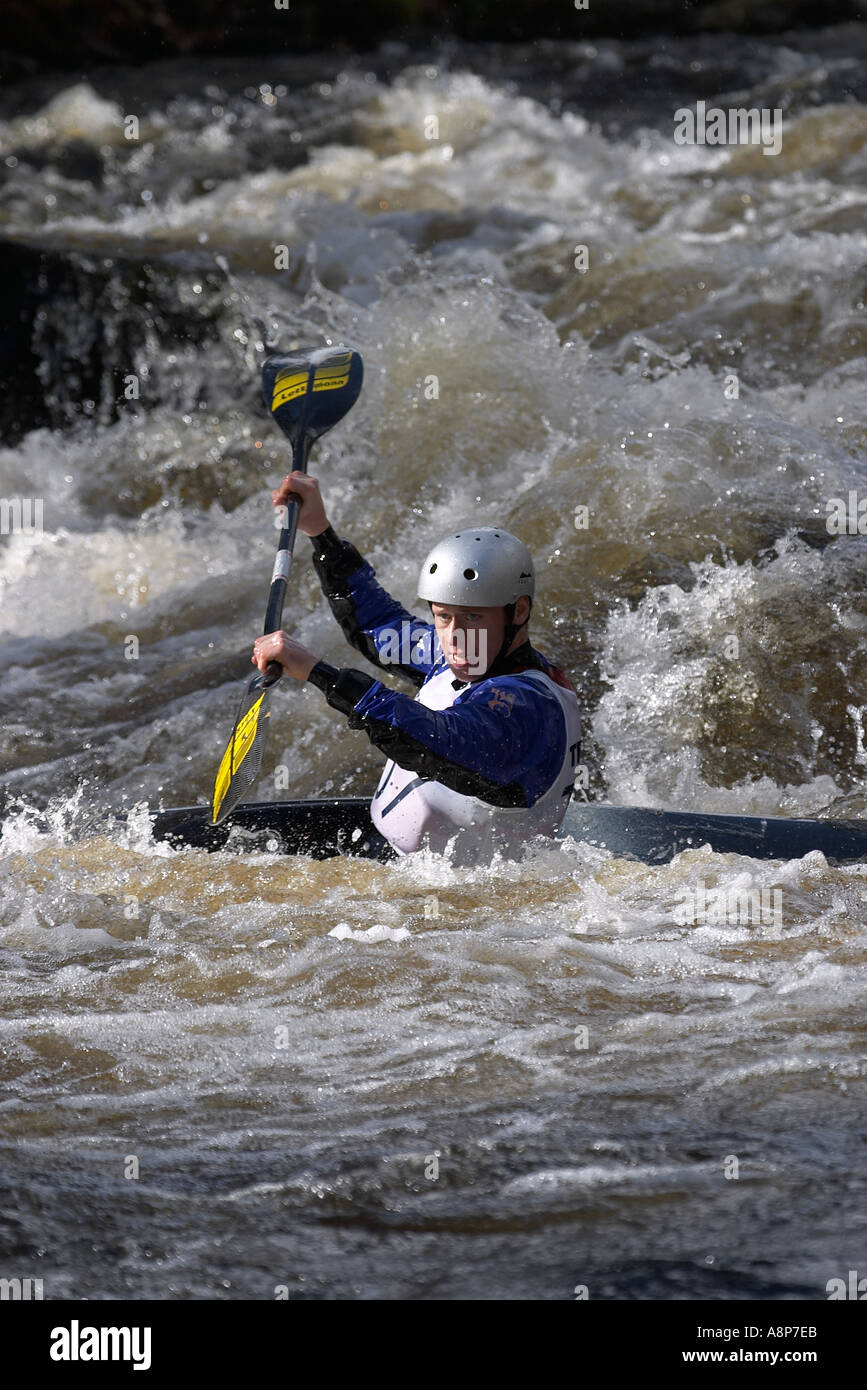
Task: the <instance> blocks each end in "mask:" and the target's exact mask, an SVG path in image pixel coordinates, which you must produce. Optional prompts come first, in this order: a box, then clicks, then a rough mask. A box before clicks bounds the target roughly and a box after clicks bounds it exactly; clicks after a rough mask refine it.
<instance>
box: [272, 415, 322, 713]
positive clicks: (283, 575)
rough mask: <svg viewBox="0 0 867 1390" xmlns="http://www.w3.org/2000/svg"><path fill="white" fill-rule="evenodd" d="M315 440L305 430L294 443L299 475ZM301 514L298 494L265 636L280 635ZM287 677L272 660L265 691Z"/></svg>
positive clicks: (279, 557)
mask: <svg viewBox="0 0 867 1390" xmlns="http://www.w3.org/2000/svg"><path fill="white" fill-rule="evenodd" d="M312 442H313V441H312V440H311V439H309V438H308V437H307V435H306V434H305V433H304V431H303V430H302V431H301V432H300V433H299V435H298V437H297V439H295V441H294V442H293V444H292V467H293V469H294V470H295V471H297V472H299V473H306V472H307V458H308V455H309V453H310V445H311V444H312ZM300 511H301V502H300V500H299V499H298V498H297V497H296V496H295V494H294V493H290V495H289V501H288V502H287V504H286V517H285V521H284V523H283V526H282V528H281V531H280V539H279V541H278V542H277V554H276V556H275V558H274V569H273V571H272V574H271V589H270V591H269V593H268V608H267V611H266V613H265V626H264V628H263V632H264V633H266V634H267V633H269V632H276V631H277V629H278V628H279V626H280V621H281V619H282V617H283V604H284V603H285V601H286V586H287V584H288V583H289V573H290V570H291V569H292V551H293V550H294V548H295V537H296V535H297V534H298V516H299V513H300ZM282 674H283V667H282V666H281V665H280V662H279V661H269V663H268V665H267V666H266V668H265V674H264V675H263V676H262V689H263V690H267V689H268V687H269V686H271V685H276V683H277V681H278V680H279V679H280V677H281V676H282Z"/></svg>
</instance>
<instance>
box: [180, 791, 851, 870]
mask: <svg viewBox="0 0 867 1390" xmlns="http://www.w3.org/2000/svg"><path fill="white" fill-rule="evenodd" d="M210 819H211V817H210V810H209V808H208V807H205V806H181V807H178V808H176V809H174V810H168V811H159V812H157V813H156V817H155V821H154V827H153V834H154V838H155V839H157V840H165V841H168V842H169V843H170V844H173V845H175V846H177V847H182V846H190V847H192V848H198V849H206V850H221V849H226V848H229V849H237V850H244V849H247V850H253V851H258V852H262V851H271V852H272V853H282V854H307V855H310V856H311V857H312V858H314V859H330V858H332V857H334V856H335V855H350V856H353V857H358V858H363V859H378V860H383V861H385V860H389V859H394V858H396V857H397V856H396V853H395V851H394V850H393V849H392V847H391V845H390V844H389V843H388V841H387V840H385V839H384V838H383V837H382V835H380V833H379V831H378V830H377V829H376V828H375V826H374V825H373V824H372V822H371V819H370V801H369V798H368V797H364V796H358V797H341V798H337V799H334V800H327V799H310V800H305V801H261V802H248V803H246V804H242V805H240V806H237V807H236V808H235V810H234V811H233V812H232V814H231V816H229V817H228V818H227V819H226V820H225V821H224V822H222V824H220V825H211V823H210ZM567 836H573V837H574V838H575V839H576V840H583V841H586V842H587V843H588V844H592V845H598V846H599V847H600V848H602V849H607V850H609V851H610V852H611V853H612V854H615V855H618V856H621V857H625V858H628V859H637V860H639V861H640V862H642V863H644V864H666V863H668V861H669V860H670V859H673V858H674V856H675V855H676V854H680V853H681V851H682V850H685V849H698V848H699V847H700V846H701V845H705V844H709V845H710V847H711V849H712V850H714V851H715V852H716V853H718V854H743V855H749V856H750V857H751V858H753V859H799V858H801V857H802V856H803V855H805V854H809V853H810V852H811V851H812V850H819V851H821V853H822V854H824V856H825V858H826V859H827V860H829V862H831V863H834V864H845V863H851V862H853V861H857V860H861V859H867V820H865V821H834V820H816V819H809V820H805V819H796V818H790V817H788V816H737V815H722V814H708V815H704V814H702V813H700V812H695V811H657V810H652V809H648V808H645V807H641V806H607V805H603V804H600V803H597V802H589V803H580V802H573V804H572V805H571V806H570V807H569V810H568V811H567V813H566V818H565V820H564V822H563V825H562V827H561V829H560V837H561V838H566V837H567Z"/></svg>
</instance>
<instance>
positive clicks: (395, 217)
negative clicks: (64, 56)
mask: <svg viewBox="0 0 867 1390" xmlns="http://www.w3.org/2000/svg"><path fill="white" fill-rule="evenodd" d="M865 48H867V45H865V41H864V35H863V31H861V30H859V29H857V28H854V27H853V28H846V29H835V30H827V31H825V32H821V33H814V34H810V35H808V36H805V37H796V36H789V37H788V38H787V39H786V40H779V41H770V40H768V41H759V40H755V39H753V40H749V41H748V40H746V39H738V38H735V37H731V36H729V37H726V36H722V37H719V36H714V37H713V38H709V39H700V38H695V39H691V40H688V41H686V40H668V41H662V40H660V41H658V42H646V43H640V44H639V43H628V42H614V41H605V42H600V43H598V44H597V45H595V46H591V45H588V44H578V43H574V44H566V43H563V44H558V45H556V46H554V45H548V46H546V45H544V44H543V45H536V46H533V47H530V48H526V49H512V50H505V49H503V50H498V49H496V48H492V47H491V48H478V49H476V48H472V47H461V46H458V45H451V46H448V47H444V48H442V49H441V50H437V51H433V50H432V51H431V52H429V53H423V54H417V53H413V52H409V51H406V50H402V49H400V48H399V47H395V46H391V47H390V48H388V49H386V50H383V51H381V52H380V53H378V54H376V55H373V56H370V57H367V58H364V57H362V58H359V59H356V60H353V61H346V62H345V63H343V64H342V65H338V66H335V63H334V62H331V61H329V60H328V59H327V58H324V57H323V58H307V59H303V60H302V59H297V60H286V59H280V60H274V61H271V60H266V59H263V60H261V61H258V62H254V61H252V60H245V62H244V63H243V64H241V65H238V64H231V63H229V62H222V63H220V64H217V65H214V64H207V63H205V62H203V61H192V60H184V61H182V62H180V61H179V62H174V63H166V64H163V65H161V66H154V67H151V68H145V69H143V70H140V71H138V72H133V71H120V70H117V71H105V72H104V73H100V74H95V75H94V76H93V78H92V81H91V82H88V83H74V82H72V81H70V80H69V79H66V80H61V79H56V80H49V79H47V78H43V79H38V80H37V79H33V81H32V82H31V83H30V85H29V86H28V87H27V88H25V89H24V90H21V91H18V92H16V93H6V94H5V95H4V97H3V105H2V114H3V120H2V122H0V172H2V181H0V236H2V246H3V250H2V255H3V258H4V260H5V262H6V276H5V277H4V278H5V279H6V283H7V289H6V291H5V293H6V294H7V296H10V297H11V300H10V302H11V303H12V304H13V309H14V312H12V311H9V312H8V315H7V316H8V320H9V322H10V324H15V323H18V324H23V325H24V328H23V330H22V335H23V336H22V338H21V344H22V346H21V349H20V351H19V352H17V353H16V360H15V361H14V362H10V366H9V372H10V373H11V374H12V375H11V380H12V386H11V389H10V392H9V394H8V398H7V401H6V404H5V405H4V407H3V410H4V412H5V414H4V419H5V422H6V443H5V446H4V447H3V448H2V450H0V495H2V497H3V498H5V499H7V500H9V499H20V500H21V501H22V505H23V502H24V500H25V499H30V501H31V502H32V504H33V512H32V516H33V517H35V514H36V513H35V507H36V503H37V501H39V502H40V503H41V505H42V508H43V529H42V532H41V533H40V531H39V528H38V527H33V528H31V529H28V528H27V527H26V526H24V525H23V524H22V526H21V527H16V526H15V525H14V524H12V522H13V520H14V517H12V513H8V516H9V517H12V520H10V522H9V524H8V525H6V526H5V528H4V529H5V531H6V532H7V534H4V535H3V536H2V537H0V547H2V577H0V633H2V648H0V655H2V663H3V683H2V702H3V716H4V718H3V763H2V769H3V770H2V792H3V795H4V797H5V803H4V820H3V838H2V842H0V853H2V857H0V876H2V900H0V924H2V966H3V969H2V974H0V1030H2V1057H3V1061H2V1072H3V1076H4V1084H3V1090H2V1098H0V1111H2V1141H0V1142H2V1160H3V1161H2V1169H0V1187H2V1202H0V1257H2V1258H0V1274H2V1275H3V1276H4V1277H13V1276H17V1277H21V1278H24V1277H41V1278H43V1280H44V1287H45V1296H46V1297H47V1298H57V1297H73V1298H81V1297H88V1298H125V1297H133V1296H144V1297H152V1298H175V1297H177V1298H263V1299H265V1298H273V1297H274V1296H275V1289H278V1288H283V1289H284V1290H288V1293H289V1295H290V1296H291V1297H294V1298H299V1297H300V1298H352V1297H365V1298H373V1297H383V1298H394V1297H402V1296H407V1297H419V1298H447V1299H452V1298H462V1297H476V1298H479V1297H480V1298H496V1297H517V1298H527V1297H534V1298H536V1297H538V1298H546V1299H548V1298H550V1299H558V1298H561V1299H562V1298H571V1297H574V1290H575V1288H576V1286H586V1288H587V1290H588V1291H589V1295H590V1297H591V1298H603V1299H604V1298H641V1299H648V1298H665V1299H682V1298H690V1297H699V1298H725V1299H745V1298H746V1299H750V1298H782V1299H786V1298H824V1297H825V1285H826V1282H827V1280H829V1279H830V1278H832V1277H837V1276H843V1277H845V1276H846V1272H847V1271H848V1270H849V1269H850V1268H861V1269H862V1272H863V1268H864V1266H865V1259H867V1254H865V1249H867V1180H865V1176H864V1173H865V1164H864V1156H865V1135H867V1129H865V1123H864V1115H865V1084H864V1083H865V1071H867V1052H865V1023H864V1017H865V1002H867V1001H865V993H867V992H865V987H864V963H865V949H867V930H865V924H867V908H865V899H867V867H862V866H851V867H845V868H832V867H830V866H829V865H828V864H827V863H826V862H825V860H824V859H823V858H822V857H821V855H818V854H814V855H809V856H807V858H805V859H803V860H793V861H791V862H788V863H760V862H758V861H752V860H749V859H742V858H736V857H734V856H724V855H714V854H711V852H710V851H709V850H708V849H706V848H705V849H701V848H698V849H695V850H691V851H689V852H687V853H684V854H681V855H680V856H679V857H678V858H677V859H676V860H675V861H674V862H672V863H671V864H670V865H668V866H664V867H660V868H652V869H650V868H645V867H643V866H641V865H637V864H634V863H630V862H627V861H625V860H618V859H615V858H612V857H611V856H609V855H607V854H605V853H603V852H601V851H599V850H595V849H592V848H590V847H589V846H586V845H581V844H577V843H575V842H574V841H567V842H566V844H565V847H563V848H551V847H550V846H548V847H545V846H542V847H535V848H533V849H532V850H531V852H530V853H528V856H527V858H526V859H525V860H524V861H523V862H521V863H518V864H499V865H496V866H495V867H494V868H493V869H491V868H484V869H482V868H479V869H467V868H461V869H459V868H456V867H454V866H452V865H451V864H449V862H447V861H445V860H441V859H437V858H430V857H425V856H417V857H413V858H412V859H410V860H405V861H403V862H399V863H396V864H371V863H361V862H359V863H352V862H350V861H326V862H314V861H312V860H308V859H305V858H298V859H291V860H289V859H283V858H280V857H279V856H276V855H274V854H269V853H267V852H266V851H265V849H264V847H263V846H259V847H257V850H256V852H254V853H246V854H237V853H222V854H218V855H210V856H209V855H207V854H205V853H203V852H199V851H194V850H188V851H185V852H173V851H171V850H170V849H168V848H167V847H166V846H165V845H160V844H156V843H154V842H153V840H152V839H151V837H150V833H149V820H148V816H147V807H148V806H150V807H155V806H157V805H159V804H163V805H166V806H171V805H178V804H189V803H191V802H193V801H197V800H202V801H204V800H206V799H207V798H208V795H209V793H210V789H211V786H212V782H213V776H214V772H215V769H216V764H217V762H218V760H219V755H220V753H221V751H222V747H223V744H224V742H225V738H226V736H227V734H228V731H229V728H230V727H231V721H232V718H233V715H234V709H235V705H236V701H237V696H238V691H239V685H240V682H241V681H242V680H243V678H244V677H245V674H246V673H247V671H248V670H249V669H250V668H249V650H250V646H251V642H252V639H253V637H254V636H255V635H256V634H257V632H258V631H259V629H260V624H261V620H262V615H263V612H264V604H265V598H266V592H267V584H268V578H269V575H270V564H271V556H272V552H273V548H274V540H275V535H276V533H275V531H274V529H273V526H272V515H271V507H270V501H269V488H270V487H271V486H272V485H273V484H274V483H275V482H276V480H277V479H278V478H279V477H280V476H281V474H282V472H283V471H284V470H285V468H286V466H287V462H288V460H287V451H286V445H285V441H284V440H283V439H282V438H281V437H279V436H278V434H277V431H276V430H275V429H274V428H273V427H272V426H271V425H270V424H269V422H268V421H267V418H266V416H265V413H264V411H263V409H262V406H261V404H260V400H259V371H260V367H261V362H262V359H263V355H264V353H265V351H266V350H268V349H269V348H274V347H279V348H280V349H281V350H288V349H290V348H293V347H294V346H296V345H297V344H313V345H320V344H323V343H328V342H337V341H346V342H349V343H351V344H352V345H353V346H356V347H357V348H358V349H359V350H360V351H361V352H362V354H363V356H364V360H365V366H366V382H365V389H364V392H363V395H362V397H361V399H360V401H359V402H358V404H357V406H356V407H355V408H354V410H353V412H352V414H351V416H350V417H348V418H347V420H346V421H345V422H344V423H343V424H342V425H341V426H340V427H339V428H337V429H335V430H334V432H333V433H332V434H331V435H329V436H328V438H327V439H326V440H324V441H323V442H322V443H321V444H320V445H319V446H318V448H317V451H316V453H315V455H314V460H315V461H314V463H313V465H312V471H314V472H315V473H316V474H317V475H318V476H319V477H320V478H321V480H322V486H323V491H324V493H325V497H326V501H327V504H328V507H329V510H330V515H331V518H332V520H333V523H334V525H335V527H336V528H337V529H338V531H339V532H341V533H342V534H344V535H346V536H348V537H349V538H351V539H352V540H353V541H354V542H355V544H356V545H358V547H359V548H360V549H361V550H362V551H363V552H364V553H365V554H366V555H367V556H368V557H369V558H370V559H371V561H372V562H373V563H374V565H375V566H376V568H377V572H378V574H379V576H380V578H381V580H382V581H383V582H384V583H386V584H387V585H388V587H389V588H390V589H391V591H392V592H393V593H394V594H395V595H396V596H398V597H399V598H400V599H401V600H402V601H403V602H404V603H405V604H406V605H407V606H410V607H411V606H412V605H413V602H414V592H415V580H416V576H417V567H418V564H419V561H420V559H421V557H422V555H423V554H424V553H425V551H426V550H427V549H428V548H429V547H430V546H431V545H432V544H433V543H434V541H435V540H437V539H438V538H439V537H440V535H441V534H442V533H443V532H444V531H447V530H449V529H450V528H451V527H452V526H453V525H457V524H458V523H464V522H468V521H470V520H479V521H483V522H497V523H498V524H501V525H504V526H507V527H509V528H511V529H513V530H515V531H517V532H518V533H519V534H520V535H521V536H522V537H523V538H524V539H525V540H526V541H527V543H528V544H529V545H530V546H531V548H532V549H533V551H534V553H535V555H536V557H537V561H538V567H539V570H540V585H539V601H538V605H537V608H536V610H535V611H534V620H533V637H534V640H535V642H536V645H538V646H539V647H540V648H541V649H542V650H543V651H545V652H546V653H547V654H548V655H550V656H551V657H552V658H553V659H555V660H556V661H558V662H559V663H560V664H561V665H563V666H564V667H565V668H566V669H567V670H569V671H570V672H571V673H572V675H573V677H574V679H575V681H576V685H578V687H579V689H580V692H581V697H582V701H583V704H584V707H585V710H586V712H587V722H588V730H587V740H586V745H585V758H586V763H587V767H588V769H589V775H590V782H591V792H592V793H593V794H595V795H598V796H607V797H608V798H609V799H611V800H613V801H616V802H621V803H631V804H636V805H641V804H644V805H654V806H679V807H683V808H687V809H697V810H698V809H701V810H717V811H720V810H721V811H734V810H743V811H749V812H753V813H761V814H766V813H779V814H815V813H818V814H822V813H825V814H840V813H845V814H853V813H854V814H858V813H860V812H861V811H862V810H863V809H864V808H865V806H867V801H865V799H864V790H865V764H867V748H865V730H864V713H865V709H867V703H865V696H864V690H865V677H867V600H865V597H864V589H865V584H867V546H865V540H864V537H863V536H862V535H859V534H857V524H856V525H855V526H854V527H853V528H851V529H853V530H854V531H855V534H842V535H838V534H833V533H832V532H829V529H828V525H827V524H826V521H827V514H828V501H829V499H830V498H833V497H841V498H844V499H847V498H848V496H849V492H850V490H853V489H854V490H855V491H856V492H857V490H858V489H859V488H862V489H864V488H865V487H867V478H865V471H867V470H865V434H867V431H865V419H867V414H865V404H867V391H865V385H864V382H865V370H867V363H865V357H867V327H865V314H864V296H865V291H867V281H865V264H867V236H865V230H864V214H865V205H867V192H865V173H867V120H865V105H864V102H865V100H867V88H865V83H864V73H865V71H867V66H865V57H867V53H865ZM859 84H860V85H859ZM698 100H706V101H707V102H708V104H712V103H716V104H717V105H719V106H721V107H726V108H727V107H729V106H750V105H756V106H764V107H766V108H769V109H777V108H778V109H779V110H780V111H781V112H782V113H783V120H784V127H783V129H784V135H783V143H782V149H781V151H780V153H779V154H778V155H775V156H774V157H767V156H765V155H764V154H763V151H762V149H761V147H759V146H746V145H744V146H741V147H731V148H728V147H714V146H710V145H704V146H698V145H680V144H677V143H676V142H675V141H674V139H673V133H672V132H673V119H674V112H675V110H676V109H677V108H679V107H681V106H684V105H687V106H695V103H696V102H697V101H698ZM131 117H133V118H135V119H134V121H133V122H132V123H130V118H131ZM135 122H137V127H136V124H135ZM130 133H131V134H132V135H133V137H134V138H127V136H128V134H130ZM582 247H584V248H586V254H585V253H583V252H581V251H580V249H578V248H582ZM280 248H285V250H284V251H282V252H281V251H280ZM278 256H279V257H280V264H281V268H279V269H278V268H275V257H278ZM576 261H577V262H578V264H577V265H576ZM16 296H17V297H16ZM34 372H35V375H34ZM16 373H18V375H16ZM581 508H587V509H588V512H587V513H584V512H582V511H581V510H580V509H581ZM23 519H24V513H23V512H22V521H23ZM583 519H587V521H588V525H587V526H584V525H583V524H582V521H583ZM576 523H577V524H576ZM298 557H299V564H298V566H297V569H296V574H295V578H294V580H293V585H294V587H293V591H292V594H291V597H290V602H289V604H288V605H287V614H286V625H287V626H288V627H289V628H290V630H292V631H293V632H294V633H295V634H296V635H298V636H299V637H300V639H301V640H302V641H304V642H305V643H306V644H307V645H309V646H311V647H313V648H314V649H315V650H316V651H318V652H320V653H321V654H322V655H324V656H325V657H326V658H327V659H329V660H330V661H332V662H334V663H336V664H346V663H347V662H348V661H351V662H352V663H353V664H359V665H363V663H362V662H361V659H360V658H358V657H352V658H350V656H349V654H348V651H347V648H346V647H345V644H344V643H343V639H342V637H341V635H340V632H339V630H338V629H337V627H336V624H335V623H334V621H333V619H332V618H331V615H330V612H329V611H328V609H327V606H326V605H325V603H324V600H323V599H322V597H321V594H320V591H319V588H318V584H317V582H316V580H315V576H314V575H313V573H312V567H311V566H310V564H309V558H308V557H309V546H308V544H307V542H306V541H305V540H304V539H303V538H300V540H299V547H298ZM271 723H272V727H271V733H270V743H269V752H268V756H267V760H266V763H265V767H264V769H263V773H262V777H261V779H260V782H259V784H258V786H257V795H259V796H261V797H262V798H263V799H269V798H274V797H275V796H316V795H319V796H322V795H329V794H333V795H360V794H363V793H365V792H367V791H369V790H370V789H371V787H372V785H373V784H374V782H375V779H376V776H377V771H378V767H379V766H380V762H381V759H380V758H379V755H377V754H376V753H375V752H374V751H373V750H372V749H371V748H370V747H369V745H368V744H367V742H366V740H365V739H364V738H363V737H362V736H361V735H360V734H358V733H354V732H351V731H348V730H347V729H346V726H345V721H343V720H342V719H341V717H340V716H338V715H337V714H336V713H334V712H333V711H331V710H329V709H328V707H327V706H326V705H325V702H324V700H323V699H322V697H321V695H320V694H319V692H317V691H316V690H314V689H312V688H301V687H299V686H297V685H293V687H292V688H291V689H290V688H289V682H288V681H286V682H284V684H283V685H282V686H281V687H280V689H279V690H278V692H277V694H276V696H275V700H274V714H273V717H272V721H271ZM118 811H125V812H127V813H128V818H127V820H126V821H119V820H118V819H117V817H116V813H117V812H118ZM701 886H704V887H705V888H706V889H707V891H711V890H713V889H722V890H724V891H726V892H730V891H732V890H734V891H738V892H749V891H750V890H757V891H759V892H760V891H761V890H763V889H765V890H768V893H769V894H770V893H772V892H773V890H775V889H777V890H779V891H780V894H781V898H780V901H781V903H782V911H781V912H780V913H779V914H776V915H772V914H766V915H765V920H761V921H742V920H738V917H737V914H731V913H730V914H728V917H727V918H726V919H725V920H715V919H713V918H711V920H707V921H702V920H699V921H697V922H694V921H693V922H688V923H686V924H684V923H683V921H682V920H681V918H682V915H683V914H682V913H680V914H679V912H678V906H679V905H680V904H682V903H683V901H684V896H685V893H686V892H688V891H691V890H698V889H699V888H700V887H701ZM769 900H770V898H769ZM859 1262H860V1263H859Z"/></svg>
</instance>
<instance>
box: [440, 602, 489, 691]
mask: <svg viewBox="0 0 867 1390" xmlns="http://www.w3.org/2000/svg"><path fill="white" fill-rule="evenodd" d="M431 612H432V613H433V621H434V627H435V629H436V633H437V636H438V637H439V641H440V646H441V647H442V649H443V656H444V657H445V659H446V661H447V662H448V664H449V666H450V667H451V669H452V671H453V672H454V674H455V675H456V676H457V677H458V679H459V680H462V681H473V680H481V678H482V676H483V675H484V674H485V672H486V671H487V669H488V667H489V666H490V664H491V662H492V661H493V659H494V657H495V656H496V654H497V652H498V651H499V650H500V647H501V646H502V643H503V634H504V633H505V631H506V613H505V610H504V609H503V608H464V607H461V606H460V605H455V604H448V603H432V604H431Z"/></svg>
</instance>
